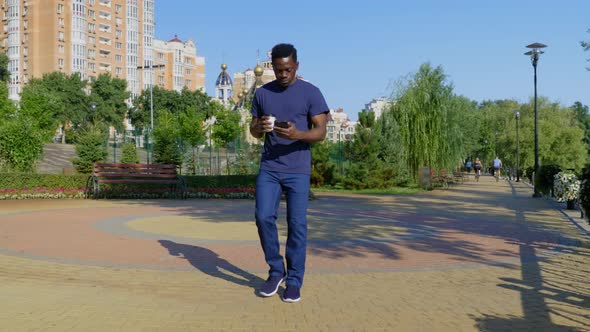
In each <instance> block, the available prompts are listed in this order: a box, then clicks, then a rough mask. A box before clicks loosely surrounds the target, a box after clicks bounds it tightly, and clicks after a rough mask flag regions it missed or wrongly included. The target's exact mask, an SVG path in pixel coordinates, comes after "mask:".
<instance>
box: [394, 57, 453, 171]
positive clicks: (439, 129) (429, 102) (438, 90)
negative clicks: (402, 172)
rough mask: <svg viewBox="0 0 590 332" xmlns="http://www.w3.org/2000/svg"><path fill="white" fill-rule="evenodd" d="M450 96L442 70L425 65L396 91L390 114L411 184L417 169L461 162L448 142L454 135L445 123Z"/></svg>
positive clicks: (451, 89) (440, 166) (451, 95)
mask: <svg viewBox="0 0 590 332" xmlns="http://www.w3.org/2000/svg"><path fill="white" fill-rule="evenodd" d="M452 92H453V87H452V85H451V84H449V83H446V75H445V74H444V72H443V69H442V67H440V66H439V67H437V68H432V67H431V66H430V64H428V63H426V64H423V65H421V66H420V68H419V69H418V72H417V73H416V74H415V75H414V76H413V77H412V78H411V79H410V80H409V81H408V82H407V84H406V85H405V86H402V89H401V90H400V91H398V96H399V97H398V98H396V102H395V103H394V105H393V108H392V111H391V112H390V113H391V116H392V117H393V120H394V121H395V123H396V124H397V126H398V128H399V133H400V144H402V146H403V148H404V150H403V151H404V155H403V159H402V160H404V162H405V163H406V164H407V167H408V171H409V174H410V176H411V177H412V178H413V179H414V180H417V178H418V170H419V168H420V167H421V166H430V167H433V168H443V167H446V168H451V167H454V166H455V165H456V163H457V161H458V160H460V159H461V149H462V148H461V147H460V146H457V145H454V144H451V143H452V142H454V141H455V139H454V138H453V141H450V140H449V139H450V138H452V136H453V135H454V134H456V132H455V131H454V130H453V129H452V125H453V124H452V123H450V122H448V121H447V117H448V115H449V108H450V107H451V102H452V97H453V94H452Z"/></svg>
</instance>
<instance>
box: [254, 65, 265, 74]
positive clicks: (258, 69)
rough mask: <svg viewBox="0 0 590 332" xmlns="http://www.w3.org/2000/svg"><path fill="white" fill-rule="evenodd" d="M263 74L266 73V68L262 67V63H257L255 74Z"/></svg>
mask: <svg viewBox="0 0 590 332" xmlns="http://www.w3.org/2000/svg"><path fill="white" fill-rule="evenodd" d="M262 74H264V68H262V67H260V65H259V64H258V65H256V68H254V75H256V76H262Z"/></svg>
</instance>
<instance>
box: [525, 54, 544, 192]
mask: <svg viewBox="0 0 590 332" xmlns="http://www.w3.org/2000/svg"><path fill="white" fill-rule="evenodd" d="M526 47H527V48H530V49H531V50H530V51H528V52H526V53H525V55H527V56H530V57H531V63H532V64H533V68H534V75H535V81H534V84H535V99H534V100H535V101H534V103H535V174H534V177H536V176H537V174H538V173H539V129H538V128H539V112H538V111H537V62H539V56H540V55H541V54H543V53H545V52H543V51H541V49H542V48H545V47H547V45H545V44H541V43H533V44H530V45H527V46H526ZM534 177H533V188H534V193H533V197H541V194H540V193H539V190H538V189H537V186H536V184H535V179H534Z"/></svg>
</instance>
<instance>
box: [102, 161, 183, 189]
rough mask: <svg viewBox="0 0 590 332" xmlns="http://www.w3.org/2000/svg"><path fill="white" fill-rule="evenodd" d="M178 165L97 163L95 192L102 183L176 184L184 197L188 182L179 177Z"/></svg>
mask: <svg viewBox="0 0 590 332" xmlns="http://www.w3.org/2000/svg"><path fill="white" fill-rule="evenodd" d="M176 170H177V166H176V165H173V164H116V163H95V164H94V165H93V173H92V180H93V182H94V194H95V195H97V194H98V193H99V192H100V185H99V184H100V183H112V184H116V183H120V184H125V183H130V184H141V183H145V184H175V185H177V186H176V190H178V189H179V188H180V193H181V194H182V197H184V191H185V190H186V184H185V182H184V180H183V179H182V178H180V177H178V174H177V172H176Z"/></svg>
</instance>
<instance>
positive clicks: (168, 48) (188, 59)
mask: <svg viewBox="0 0 590 332" xmlns="http://www.w3.org/2000/svg"><path fill="white" fill-rule="evenodd" d="M154 52H155V55H156V58H155V59H154V63H155V65H156V66H157V69H155V72H154V75H155V78H156V82H155V84H157V85H158V86H160V87H162V88H165V89H168V90H176V91H181V90H182V89H183V88H185V87H186V88H188V89H189V90H197V89H201V90H203V92H205V58H204V57H201V56H197V47H196V46H195V42H194V41H192V40H190V39H189V40H188V41H186V42H183V41H182V40H180V39H178V37H176V36H175V37H174V38H173V39H171V40H169V41H167V42H166V41H162V40H155V41H154Z"/></svg>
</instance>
